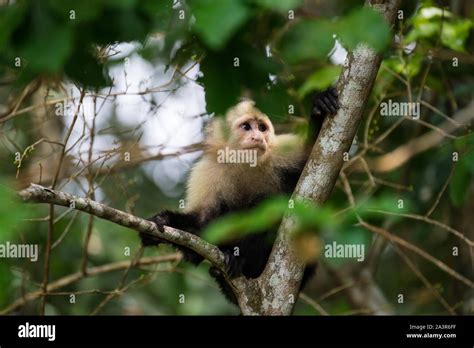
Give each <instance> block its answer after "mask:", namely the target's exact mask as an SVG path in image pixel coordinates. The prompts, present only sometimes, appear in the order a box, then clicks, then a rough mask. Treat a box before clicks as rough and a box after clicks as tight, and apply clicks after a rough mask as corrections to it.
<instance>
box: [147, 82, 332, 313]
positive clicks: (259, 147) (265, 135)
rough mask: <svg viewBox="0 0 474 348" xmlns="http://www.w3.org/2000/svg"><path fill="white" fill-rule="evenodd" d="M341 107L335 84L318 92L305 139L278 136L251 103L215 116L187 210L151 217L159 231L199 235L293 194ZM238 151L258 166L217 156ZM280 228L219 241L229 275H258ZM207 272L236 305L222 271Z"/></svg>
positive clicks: (150, 241) (189, 255)
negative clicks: (325, 127)
mask: <svg viewBox="0 0 474 348" xmlns="http://www.w3.org/2000/svg"><path fill="white" fill-rule="evenodd" d="M338 108H339V104H338V98H337V92H336V89H335V88H330V89H328V90H326V91H324V92H321V93H318V94H316V95H315V96H314V98H313V104H312V109H311V117H310V121H309V127H308V135H307V137H306V139H302V138H303V137H301V136H297V135H294V134H282V135H275V130H274V128H273V124H272V122H271V121H270V119H269V118H268V117H267V116H266V115H265V114H264V113H262V112H261V111H260V110H258V109H257V108H256V107H255V106H254V103H253V102H251V101H242V102H240V103H239V104H237V105H236V106H234V107H232V108H231V109H230V110H229V111H228V112H227V114H226V117H225V118H215V119H214V120H213V121H212V122H211V123H210V125H209V129H208V136H207V140H206V142H205V149H204V155H203V156H202V158H201V159H200V160H199V161H198V162H197V163H196V164H195V165H194V167H193V168H192V170H191V174H190V177H189V180H188V185H187V195H186V201H185V202H186V209H185V210H183V211H180V212H177V211H169V210H165V211H163V212H161V213H159V214H157V215H155V216H153V217H151V218H150V219H149V220H151V221H153V222H154V223H155V224H156V225H157V227H158V229H159V230H160V231H163V226H170V227H174V228H177V229H180V230H183V231H187V232H190V233H193V234H196V235H199V234H200V233H201V231H203V230H204V229H205V227H206V225H208V224H209V223H210V222H212V221H214V220H215V219H217V218H219V217H221V216H224V215H226V214H229V213H234V212H242V211H245V210H249V209H251V208H253V207H255V206H256V205H258V204H259V203H260V202H261V201H262V200H264V199H266V198H268V197H272V196H275V195H279V194H287V195H291V194H292V192H293V190H294V188H295V186H296V183H297V182H298V179H299V176H300V174H301V172H302V170H303V167H304V165H305V163H306V160H307V158H308V155H309V153H310V150H311V148H312V146H313V144H314V142H315V140H316V138H317V136H318V134H319V130H320V129H321V125H322V123H323V120H324V118H325V117H326V116H327V115H331V114H335V113H336V112H337V110H338ZM239 150H245V151H253V153H254V154H256V156H255V158H256V161H255V163H254V165H249V163H228V162H227V163H226V162H225V161H222V158H220V157H219V156H220V154H221V155H222V151H227V152H228V153H229V152H230V151H239ZM223 162H224V163H223ZM277 228H278V226H276V227H275V228H274V229H272V230H270V231H261V233H254V234H250V235H246V236H244V237H242V238H240V239H238V240H233V241H228V242H226V243H225V244H221V245H219V248H220V250H221V251H222V252H223V253H224V255H225V263H226V271H227V275H228V276H229V277H230V278H233V277H238V276H242V275H243V276H245V277H248V278H257V277H258V276H260V274H261V273H262V272H263V270H264V268H265V266H266V263H267V260H268V257H269V256H270V252H271V250H272V246H273V242H274V240H275V237H276V231H277ZM140 237H141V240H142V244H143V245H144V246H148V245H157V244H159V243H164V242H166V241H164V240H162V239H160V238H157V237H154V236H151V235H150V234H146V233H141V234H140ZM176 247H177V248H178V249H179V250H181V251H182V252H183V255H184V258H185V259H186V260H187V261H190V262H192V263H194V264H196V265H197V264H199V263H200V262H201V261H202V260H203V257H202V256H200V255H198V254H197V253H195V252H194V251H192V250H190V249H187V248H185V247H182V246H179V245H176ZM235 251H238V252H235ZM314 270H315V264H313V265H308V266H307V267H306V269H305V272H304V275H303V279H302V284H301V289H302V288H303V286H304V284H305V283H306V282H307V280H308V279H309V278H310V276H311V275H312V274H313V273H314ZM209 273H210V274H211V276H212V277H213V278H215V280H216V281H217V283H218V284H219V286H220V288H221V290H222V292H223V293H224V295H225V296H226V297H227V299H229V300H230V301H231V302H233V303H235V304H237V300H236V297H235V295H234V293H233V291H232V289H231V287H230V285H229V284H228V283H227V282H226V280H225V277H224V275H223V274H222V272H221V271H220V270H218V269H216V268H215V267H211V268H210V270H209Z"/></svg>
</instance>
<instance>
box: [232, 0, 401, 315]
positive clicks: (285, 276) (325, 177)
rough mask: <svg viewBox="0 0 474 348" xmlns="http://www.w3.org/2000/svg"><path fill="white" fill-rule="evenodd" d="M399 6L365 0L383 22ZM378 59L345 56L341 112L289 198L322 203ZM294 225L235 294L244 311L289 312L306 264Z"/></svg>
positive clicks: (391, 0) (363, 53)
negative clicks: (252, 278)
mask: <svg viewBox="0 0 474 348" xmlns="http://www.w3.org/2000/svg"><path fill="white" fill-rule="evenodd" d="M375 3H376V4H375ZM399 4H400V1H399V0H385V1H369V0H367V1H366V5H367V6H371V7H372V8H373V9H375V10H376V11H377V12H379V13H380V14H381V15H382V16H383V17H384V18H385V20H386V21H387V22H388V23H393V21H394V19H395V16H396V12H397V10H398V7H399ZM380 61H381V56H380V55H379V54H377V53H376V52H375V51H374V50H372V49H371V48H370V47H367V46H366V45H359V46H358V47H357V48H356V49H355V50H354V51H353V52H350V53H349V54H348V58H347V60H346V64H345V65H344V68H343V71H342V73H341V76H340V79H339V82H338V86H337V89H338V92H339V104H340V110H339V112H338V113H337V115H336V116H335V117H334V118H332V119H329V120H326V122H325V123H324V124H323V127H322V129H321V133H320V134H319V137H318V140H317V141H316V144H315V145H314V147H313V150H312V152H311V155H310V158H309V160H308V162H307V164H306V166H305V169H304V171H303V173H302V175H301V178H300V180H299V182H298V185H297V187H296V189H295V192H294V194H293V198H295V199H302V200H308V201H312V202H316V203H323V202H324V201H326V200H327V198H328V197H329V195H330V193H331V191H332V189H333V187H334V185H335V183H336V180H337V177H338V175H339V171H340V170H341V168H342V164H343V154H344V152H346V151H348V150H349V148H350V146H351V144H352V141H353V138H354V136H355V134H356V131H357V128H358V126H359V123H360V122H361V120H362V116H363V112H364V109H365V105H366V102H367V99H368V97H369V95H370V92H371V90H372V86H373V84H374V81H375V77H376V75H377V72H378V69H379V66H380ZM293 225H294V220H293V219H292V217H291V215H288V216H286V217H285V218H284V219H283V221H282V223H281V226H280V229H279V232H278V236H277V239H276V241H275V245H274V246H273V251H272V254H271V255H270V259H269V260H268V263H267V267H266V269H265V271H264V272H263V273H262V275H261V276H260V278H258V279H257V280H255V281H254V282H253V283H249V284H248V286H247V287H245V289H242V290H243V291H240V292H239V293H238V294H237V297H238V300H239V305H240V308H241V310H242V313H243V314H247V315H259V314H263V315H289V314H291V312H292V310H293V307H294V303H295V302H296V301H295V299H296V298H297V294H298V290H299V286H300V282H301V278H302V275H303V271H304V267H305V265H304V263H303V262H302V261H300V260H299V259H298V258H297V255H296V253H295V252H294V250H293V248H292V246H291V232H292V230H293V228H292V226H293ZM256 295H257V296H256Z"/></svg>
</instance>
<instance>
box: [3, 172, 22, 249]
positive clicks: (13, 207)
mask: <svg viewBox="0 0 474 348" xmlns="http://www.w3.org/2000/svg"><path fill="white" fill-rule="evenodd" d="M11 186H12V185H11V183H9V182H6V181H4V180H1V181H0V224H1V228H0V243H5V242H6V241H11V240H13V239H16V236H15V229H16V228H18V227H19V226H21V224H22V219H24V218H25V216H26V214H27V211H26V210H25V207H24V205H23V204H22V203H21V202H20V201H19V200H18V197H17V196H16V194H15V192H14V191H13V190H11V189H8V187H11Z"/></svg>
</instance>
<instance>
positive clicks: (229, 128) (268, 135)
mask: <svg viewBox="0 0 474 348" xmlns="http://www.w3.org/2000/svg"><path fill="white" fill-rule="evenodd" d="M220 128H221V130H220V131H219V133H221V134H220V135H221V136H224V139H225V144H226V146H228V147H230V148H232V149H236V150H257V153H258V155H259V156H263V155H264V154H266V152H267V151H268V149H269V147H270V146H271V145H272V144H273V140H274V137H275V130H274V128H273V124H272V122H271V121H270V119H269V118H268V116H267V115H265V114H264V113H263V112H261V111H260V110H258V109H257V108H256V107H255V106H254V102H252V101H250V100H245V101H242V102H240V103H238V104H237V105H235V106H234V107H232V108H231V109H229V111H228V112H227V114H226V117H225V122H224V127H222V124H221V127H220ZM222 128H224V129H222Z"/></svg>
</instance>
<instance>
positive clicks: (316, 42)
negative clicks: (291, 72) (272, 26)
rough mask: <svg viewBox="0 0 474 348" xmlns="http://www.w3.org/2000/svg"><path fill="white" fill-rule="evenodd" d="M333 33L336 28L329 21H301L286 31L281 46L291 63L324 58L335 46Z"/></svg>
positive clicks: (282, 51)
mask: <svg viewBox="0 0 474 348" xmlns="http://www.w3.org/2000/svg"><path fill="white" fill-rule="evenodd" d="M333 34H334V28H333V26H332V24H331V23H329V22H327V21H324V20H320V21H301V22H298V23H297V24H296V25H294V26H293V27H291V28H290V29H289V30H288V31H287V32H286V33H285V35H284V36H283V38H282V40H281V41H280V45H279V47H280V50H281V53H282V55H283V57H284V58H285V60H286V61H287V62H288V63H290V64H296V63H298V62H300V61H302V60H307V59H317V58H323V57H326V56H327V55H328V53H329V51H330V50H331V48H332V47H333V46H334V39H333V37H332V36H333Z"/></svg>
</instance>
